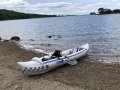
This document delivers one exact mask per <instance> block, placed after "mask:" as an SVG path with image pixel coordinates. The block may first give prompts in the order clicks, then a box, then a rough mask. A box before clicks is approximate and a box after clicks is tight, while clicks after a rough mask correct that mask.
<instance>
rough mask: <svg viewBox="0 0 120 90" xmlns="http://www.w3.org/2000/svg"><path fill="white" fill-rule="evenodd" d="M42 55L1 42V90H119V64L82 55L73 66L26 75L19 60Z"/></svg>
mask: <svg viewBox="0 0 120 90" xmlns="http://www.w3.org/2000/svg"><path fill="white" fill-rule="evenodd" d="M35 56H36V57H41V56H44V54H41V53H37V52H34V51H31V50H26V49H23V48H21V47H20V46H19V45H17V44H16V43H15V42H10V41H6V42H5V41H0V90H120V64H106V63H102V62H96V61H93V60H90V58H89V56H87V57H85V58H82V59H81V60H80V61H79V63H78V64H77V65H76V66H70V65H64V66H62V67H60V68H57V69H55V70H52V71H50V72H48V73H45V74H41V75H36V76H25V75H24V74H22V73H21V71H20V70H19V66H18V65H17V62H18V61H28V60H30V59H31V58H32V57H35Z"/></svg>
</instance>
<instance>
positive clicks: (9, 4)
mask: <svg viewBox="0 0 120 90" xmlns="http://www.w3.org/2000/svg"><path fill="white" fill-rule="evenodd" d="M118 2H119V0H111V1H110V2H107V1H106V2H98V3H92V4H82V3H77V4H76V3H69V2H54V3H37V4H30V3H28V2H25V0H0V8H4V9H12V10H15V11H20V12H25V13H39V14H62V15H66V14H67V15H68V14H69V15H81V14H89V13H90V12H97V9H98V8H100V7H103V8H115V7H116V8H119V7H120V3H118Z"/></svg>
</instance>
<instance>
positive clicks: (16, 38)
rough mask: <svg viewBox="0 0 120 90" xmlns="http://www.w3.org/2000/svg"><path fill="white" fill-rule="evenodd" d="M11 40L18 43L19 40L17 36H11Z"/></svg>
mask: <svg viewBox="0 0 120 90" xmlns="http://www.w3.org/2000/svg"><path fill="white" fill-rule="evenodd" d="M11 40H14V41H20V38H19V37H18V36H13V37H12V38H11Z"/></svg>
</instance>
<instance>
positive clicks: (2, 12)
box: [0, 9, 56, 20]
mask: <svg viewBox="0 0 120 90" xmlns="http://www.w3.org/2000/svg"><path fill="white" fill-rule="evenodd" d="M44 17H56V15H44V14H29V13H22V12H16V11H13V10H6V9H0V20H12V19H29V18H44Z"/></svg>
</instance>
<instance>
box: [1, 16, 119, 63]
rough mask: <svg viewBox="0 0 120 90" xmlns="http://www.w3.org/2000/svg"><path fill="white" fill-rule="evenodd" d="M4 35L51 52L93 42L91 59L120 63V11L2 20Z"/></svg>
mask: <svg viewBox="0 0 120 90" xmlns="http://www.w3.org/2000/svg"><path fill="white" fill-rule="evenodd" d="M0 36H1V37H2V38H4V39H10V38H11V37H12V36H19V37H20V38H21V42H20V43H21V44H23V45H25V46H28V45H30V46H32V48H33V49H42V50H45V51H47V52H49V51H54V50H55V49H61V50H65V49H69V48H73V47H74V46H80V45H82V44H85V43H89V44H90V51H89V53H88V54H89V58H91V59H95V60H102V61H106V62H120V14H116V15H102V16H101V15H85V16H70V17H52V18H39V19H38V18H37V19H24V20H8V21H0ZM48 36H52V38H48Z"/></svg>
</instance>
